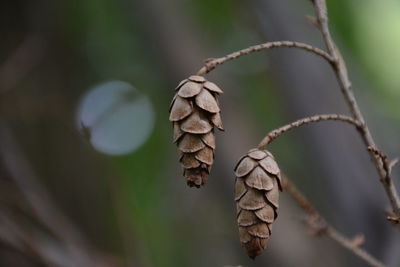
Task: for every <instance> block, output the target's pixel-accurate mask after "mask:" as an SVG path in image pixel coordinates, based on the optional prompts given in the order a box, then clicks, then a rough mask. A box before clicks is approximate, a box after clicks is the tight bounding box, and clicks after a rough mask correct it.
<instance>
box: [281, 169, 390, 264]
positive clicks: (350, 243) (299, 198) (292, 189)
mask: <svg viewBox="0 0 400 267" xmlns="http://www.w3.org/2000/svg"><path fill="white" fill-rule="evenodd" d="M282 181H283V183H282V186H283V189H284V191H286V192H288V193H289V195H290V196H291V197H292V198H293V199H294V200H295V201H296V202H297V204H298V205H299V206H300V208H302V209H303V210H304V211H305V213H306V214H307V215H308V220H307V224H308V226H309V227H311V229H312V230H313V232H314V233H315V234H316V235H319V236H327V237H329V238H331V239H332V240H334V241H336V242H337V243H338V244H339V245H340V246H342V247H344V248H346V249H348V250H349V251H350V252H352V253H354V254H355V255H357V256H358V257H360V258H361V259H362V260H364V261H365V262H366V263H368V264H369V265H371V266H374V267H384V266H386V265H385V264H384V263H382V262H381V261H379V260H378V259H376V258H375V257H374V256H372V255H371V254H369V253H368V252H367V251H365V250H364V249H363V248H361V243H360V242H357V241H356V242H355V241H354V240H355V239H349V238H347V237H345V236H344V235H343V234H341V233H340V232H338V230H336V229H335V228H334V227H332V226H331V225H329V224H328V223H327V222H326V220H325V219H324V218H323V217H322V216H321V215H320V214H319V213H318V211H317V210H316V209H315V208H314V206H313V205H312V204H311V203H310V202H309V201H308V199H307V198H306V197H305V196H304V195H303V194H302V193H300V191H299V190H298V189H297V188H296V186H295V185H294V184H293V183H292V182H291V181H289V180H288V179H287V178H286V177H283V179H282Z"/></svg>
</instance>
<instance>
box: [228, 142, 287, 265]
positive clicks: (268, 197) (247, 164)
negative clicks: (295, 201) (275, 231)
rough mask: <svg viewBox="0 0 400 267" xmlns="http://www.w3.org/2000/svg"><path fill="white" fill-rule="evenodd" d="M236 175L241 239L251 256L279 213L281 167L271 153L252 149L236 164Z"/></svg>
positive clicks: (260, 246) (263, 242)
mask: <svg viewBox="0 0 400 267" xmlns="http://www.w3.org/2000/svg"><path fill="white" fill-rule="evenodd" d="M235 175H236V182H235V201H236V207H237V223H238V226H239V237H240V242H241V243H242V246H243V247H244V248H245V249H246V251H247V254H248V255H249V257H250V258H252V259H254V258H255V257H256V256H258V255H259V254H261V252H262V251H263V250H264V249H265V248H266V246H267V242H268V239H269V237H270V235H271V231H272V223H273V222H274V221H275V219H276V217H277V216H278V206H279V205H278V200H279V191H280V189H281V180H280V179H281V178H280V177H281V176H280V170H279V167H278V165H277V164H276V162H275V159H274V157H273V156H272V154H271V153H270V152H268V151H263V150H259V149H252V150H250V151H249V152H248V153H247V154H246V155H245V156H244V157H242V158H241V159H240V161H239V163H238V164H237V165H236V167H235Z"/></svg>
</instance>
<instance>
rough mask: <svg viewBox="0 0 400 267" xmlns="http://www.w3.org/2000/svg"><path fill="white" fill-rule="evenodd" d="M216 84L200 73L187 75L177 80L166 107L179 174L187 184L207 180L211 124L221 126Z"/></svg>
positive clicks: (211, 147)
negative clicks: (176, 152) (175, 149)
mask: <svg viewBox="0 0 400 267" xmlns="http://www.w3.org/2000/svg"><path fill="white" fill-rule="evenodd" d="M221 93H222V90H221V89H219V87H218V86H217V85H215V84H214V83H212V82H209V81H207V80H206V79H205V78H204V77H203V76H190V77H189V78H188V79H185V80H183V81H182V82H180V83H179V85H178V87H177V88H176V94H175V96H174V98H173V100H172V103H171V107H170V111H169V112H170V116H169V120H170V121H171V122H172V123H173V127H174V137H173V141H174V143H176V144H177V146H178V149H179V151H180V152H181V156H180V159H179V160H180V162H181V165H182V168H183V176H184V177H185V178H186V181H187V184H188V185H189V186H190V187H193V186H195V187H200V186H202V185H204V184H205V183H206V182H207V179H208V175H209V174H210V170H211V166H212V164H213V162H214V150H215V135H214V128H215V127H216V128H218V129H220V130H223V126H222V121H221V116H220V108H219V104H218V101H217V96H218V95H219V94H221Z"/></svg>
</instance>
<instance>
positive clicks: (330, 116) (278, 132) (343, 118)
mask: <svg viewBox="0 0 400 267" xmlns="http://www.w3.org/2000/svg"><path fill="white" fill-rule="evenodd" d="M326 120H336V121H343V122H348V123H350V124H352V125H354V126H355V127H356V128H359V127H361V126H362V125H361V123H360V122H358V121H357V120H355V119H353V118H351V117H348V116H345V115H339V114H322V115H315V116H311V117H307V118H303V119H300V120H297V121H294V122H292V123H290V124H287V125H284V126H282V127H280V128H278V129H275V130H273V131H271V132H269V133H268V134H267V135H266V136H265V137H264V139H263V140H262V141H261V142H260V144H259V145H258V148H265V147H266V146H267V145H268V144H269V143H271V142H272V141H273V140H274V139H275V138H277V137H278V136H280V135H281V134H283V133H285V132H287V131H289V130H291V129H293V128H297V127H300V126H302V125H305V124H309V123H312V122H319V121H326Z"/></svg>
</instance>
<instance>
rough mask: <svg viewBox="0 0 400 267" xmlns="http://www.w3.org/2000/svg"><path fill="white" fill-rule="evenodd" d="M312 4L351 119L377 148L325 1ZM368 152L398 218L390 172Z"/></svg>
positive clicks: (397, 201) (398, 203)
mask: <svg viewBox="0 0 400 267" xmlns="http://www.w3.org/2000/svg"><path fill="white" fill-rule="evenodd" d="M312 3H313V5H314V9H315V13H316V16H317V21H318V24H319V30H320V31H321V34H322V38H323V39H324V42H325V46H326V48H327V49H328V53H329V55H330V57H331V59H332V61H331V66H332V67H333V70H334V72H335V75H336V78H337V80H338V82H339V86H340V89H341V92H342V94H343V96H344V98H345V100H346V102H347V105H348V106H349V108H350V111H351V113H352V115H353V118H354V119H356V120H357V121H359V122H361V125H362V126H361V127H360V128H359V133H360V135H361V137H362V139H363V142H364V144H365V146H366V147H367V148H368V147H377V146H376V145H375V141H374V139H373V138H372V136H371V133H370V130H369V128H368V126H367V124H366V123H365V119H364V116H363V115H362V113H361V110H360V108H359V106H358V104H357V101H356V99H355V96H354V93H353V90H352V86H351V82H350V79H349V75H348V72H347V68H346V64H345V62H344V60H343V57H342V56H341V54H340V52H339V50H338V49H337V47H336V45H335V43H334V41H333V39H332V37H331V34H330V31H329V26H328V14H327V8H326V1H325V0H314V1H312ZM369 152H370V155H371V158H372V160H373V162H374V165H375V168H376V170H377V172H378V174H379V177H380V181H381V182H382V185H383V187H384V189H385V191H386V194H387V196H388V198H389V201H390V203H391V206H392V210H393V213H394V214H395V215H396V216H400V198H399V194H398V192H397V189H396V188H395V186H394V184H393V183H392V178H391V175H390V172H387V171H385V166H384V162H383V160H382V158H381V157H380V156H379V155H377V154H376V153H375V152H374V151H372V150H369Z"/></svg>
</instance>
